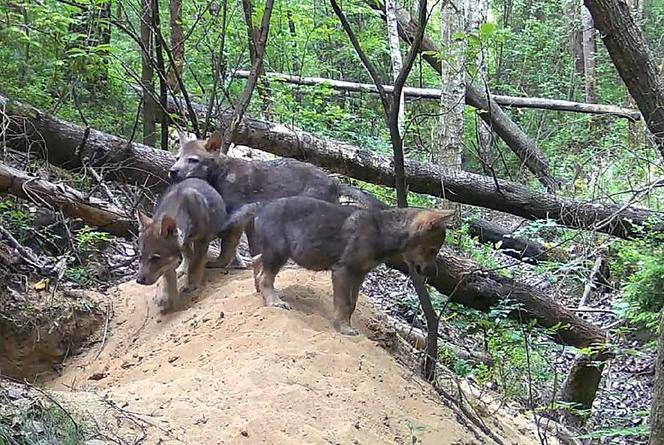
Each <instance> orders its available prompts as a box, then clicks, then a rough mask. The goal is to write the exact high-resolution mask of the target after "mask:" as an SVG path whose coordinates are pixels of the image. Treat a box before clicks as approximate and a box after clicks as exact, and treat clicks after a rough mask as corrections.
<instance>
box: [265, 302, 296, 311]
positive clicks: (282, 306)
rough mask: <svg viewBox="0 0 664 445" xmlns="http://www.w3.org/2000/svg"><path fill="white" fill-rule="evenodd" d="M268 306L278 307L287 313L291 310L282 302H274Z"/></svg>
mask: <svg viewBox="0 0 664 445" xmlns="http://www.w3.org/2000/svg"><path fill="white" fill-rule="evenodd" d="M270 306H272V307H278V308H281V309H286V310H287V311H290V310H291V306H290V304H288V303H287V302H285V301H284V300H277V301H275V302H274V303H272V304H271V305H270Z"/></svg>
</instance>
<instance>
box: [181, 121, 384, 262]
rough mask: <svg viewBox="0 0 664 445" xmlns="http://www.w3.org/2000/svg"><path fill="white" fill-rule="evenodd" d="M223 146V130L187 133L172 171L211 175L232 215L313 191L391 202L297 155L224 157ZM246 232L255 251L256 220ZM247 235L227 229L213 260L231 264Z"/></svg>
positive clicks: (366, 203)
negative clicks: (203, 136)
mask: <svg viewBox="0 0 664 445" xmlns="http://www.w3.org/2000/svg"><path fill="white" fill-rule="evenodd" d="M220 146H221V134H220V133H219V132H218V131H217V132H214V133H213V134H212V135H211V136H210V138H209V139H208V140H207V141H204V140H186V138H183V137H181V140H180V150H179V153H178V158H177V161H176V162H175V164H174V165H173V166H172V167H171V169H170V172H169V173H170V177H171V180H172V181H181V180H183V179H186V178H192V177H193V178H200V179H205V180H207V181H208V182H209V183H210V184H211V185H212V186H213V187H214V188H215V189H216V190H217V191H218V192H219V193H220V194H221V196H223V197H224V201H225V202H226V210H227V211H228V213H229V214H231V213H233V212H234V211H236V210H238V209H239V208H240V207H242V206H243V205H245V204H249V203H253V202H268V201H271V200H274V199H278V198H283V197H289V196H309V197H312V198H317V199H319V200H322V201H326V202H331V203H338V202H339V200H340V199H341V198H342V197H347V198H350V199H351V200H352V201H354V202H356V203H357V204H358V205H360V206H361V207H368V208H382V207H385V205H384V204H383V203H382V202H381V201H379V200H378V199H376V198H375V197H373V196H372V195H370V194H369V193H366V192H363V191H361V190H359V189H357V188H355V187H352V186H349V185H345V184H341V183H339V182H337V181H335V180H334V179H332V178H330V177H329V176H328V175H327V174H326V173H325V172H323V171H322V170H320V169H319V168H317V167H314V166H313V165H310V164H307V163H304V162H300V161H296V160H294V159H278V160H271V161H258V160H255V161H248V160H244V159H237V158H232V157H229V156H225V155H221V156H220V155H219V148H220ZM245 231H246V234H247V240H248V241H249V250H250V251H252V255H254V250H255V249H254V242H253V228H252V226H251V224H249V225H246V226H245ZM241 236H242V231H237V230H231V231H229V232H228V233H226V234H225V235H224V237H223V238H222V250H221V253H220V255H219V258H218V259H217V261H215V262H214V263H212V264H210V265H211V266H214V267H226V266H227V265H228V264H229V263H230V262H231V261H232V260H233V259H234V258H237V256H236V249H237V245H238V243H239V241H240V237H241ZM236 261H237V263H238V264H240V263H241V261H239V260H237V259H236Z"/></svg>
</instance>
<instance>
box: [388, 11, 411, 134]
mask: <svg viewBox="0 0 664 445" xmlns="http://www.w3.org/2000/svg"><path fill="white" fill-rule="evenodd" d="M385 16H386V21H387V36H388V40H389V42H390V59H391V61H392V79H393V80H396V79H397V77H398V76H399V72H401V68H402V67H403V62H402V60H401V48H400V47H399V28H398V24H397V12H396V0H385ZM404 97H405V94H404V92H403V90H402V92H401V95H400V96H399V117H398V122H399V134H400V135H401V137H402V138H403V135H404V122H405V120H406V110H405V101H404Z"/></svg>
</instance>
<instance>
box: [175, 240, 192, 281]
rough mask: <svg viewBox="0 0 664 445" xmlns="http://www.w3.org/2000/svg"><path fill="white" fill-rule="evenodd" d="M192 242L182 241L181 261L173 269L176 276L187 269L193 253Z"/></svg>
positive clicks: (179, 275)
mask: <svg viewBox="0 0 664 445" xmlns="http://www.w3.org/2000/svg"><path fill="white" fill-rule="evenodd" d="M193 252H194V249H193V247H192V243H184V245H183V246H182V262H181V263H180V265H179V266H178V268H177V269H176V270H175V273H176V276H177V277H178V278H179V277H181V276H182V275H184V274H185V273H187V271H188V270H189V258H191V257H192V256H193V255H194V253H193Z"/></svg>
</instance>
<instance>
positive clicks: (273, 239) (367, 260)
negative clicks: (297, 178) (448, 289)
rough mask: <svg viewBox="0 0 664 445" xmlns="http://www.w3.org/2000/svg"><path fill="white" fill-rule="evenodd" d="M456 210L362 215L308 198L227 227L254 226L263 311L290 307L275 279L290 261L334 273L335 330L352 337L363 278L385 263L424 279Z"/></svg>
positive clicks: (244, 215) (247, 212) (258, 211)
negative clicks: (400, 265)
mask: <svg viewBox="0 0 664 445" xmlns="http://www.w3.org/2000/svg"><path fill="white" fill-rule="evenodd" d="M453 215H454V211H453V210H430V209H413V208H400V209H395V208H393V209H383V210H374V209H362V208H358V207H355V206H347V205H340V204H334V203H329V202H325V201H322V200H319V199H314V198H310V197H303V196H298V197H289V198H280V199H276V200H273V201H270V202H267V203H253V204H249V205H247V206H245V207H243V208H241V209H240V210H239V211H237V212H235V213H234V214H233V215H231V216H230V217H229V219H228V220H227V222H226V227H227V228H229V227H234V226H242V225H246V224H253V230H254V238H255V239H254V242H255V243H256V247H257V248H258V250H259V251H260V253H258V254H257V255H256V256H255V257H254V258H253V264H252V265H253V269H254V284H255V286H256V291H257V292H259V293H260V294H261V295H262V297H263V300H264V302H265V305H266V306H276V307H281V308H285V309H288V308H289V305H288V303H287V302H285V301H283V300H282V299H281V298H280V297H279V295H278V294H277V292H276V291H275V289H274V279H275V277H276V275H277V274H278V273H279V270H280V269H281V268H282V267H283V265H284V264H285V263H286V261H288V260H289V259H292V260H293V261H295V263H297V264H298V265H299V266H301V267H304V268H306V269H310V270H314V271H321V270H330V271H332V286H333V293H334V309H335V321H334V327H335V328H336V330H337V331H339V332H340V333H342V334H345V335H357V331H356V330H355V329H354V328H353V327H351V324H350V318H351V315H352V314H353V311H354V310H355V305H356V303H357V296H358V293H359V290H360V286H361V285H362V282H363V281H364V278H365V276H366V274H367V273H368V272H369V271H371V270H372V269H373V268H374V267H376V266H377V265H379V264H381V263H383V262H386V261H395V262H401V261H403V262H405V263H406V264H408V266H409V269H410V270H411V271H414V272H416V273H423V272H425V271H426V270H427V269H429V268H431V267H433V266H434V261H435V258H436V256H437V254H438V251H439V250H440V247H441V245H442V244H443V242H444V240H445V232H446V226H447V222H448V220H449V219H450V218H451V217H452V216H453Z"/></svg>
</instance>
